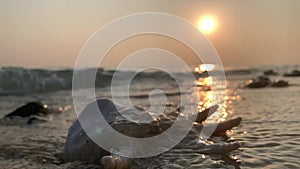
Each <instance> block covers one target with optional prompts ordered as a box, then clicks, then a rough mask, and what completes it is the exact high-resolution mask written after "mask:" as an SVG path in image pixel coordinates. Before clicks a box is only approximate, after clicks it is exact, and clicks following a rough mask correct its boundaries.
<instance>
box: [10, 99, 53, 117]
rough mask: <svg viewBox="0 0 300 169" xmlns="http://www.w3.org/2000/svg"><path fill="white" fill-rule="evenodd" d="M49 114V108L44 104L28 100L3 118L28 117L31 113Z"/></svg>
mask: <svg viewBox="0 0 300 169" xmlns="http://www.w3.org/2000/svg"><path fill="white" fill-rule="evenodd" d="M46 114H49V109H48V106H47V105H46V104H43V103H41V102H30V103H27V104H25V105H24V106H21V107H20V108H17V109H16V110H14V111H13V112H11V113H9V114H7V115H6V116H5V118H12V117H16V116H18V117H29V116H33V115H46Z"/></svg>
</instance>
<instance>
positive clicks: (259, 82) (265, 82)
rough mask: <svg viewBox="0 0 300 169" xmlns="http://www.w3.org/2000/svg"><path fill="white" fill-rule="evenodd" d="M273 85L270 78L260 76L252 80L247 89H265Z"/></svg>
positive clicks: (248, 82) (247, 84) (249, 81)
mask: <svg viewBox="0 0 300 169" xmlns="http://www.w3.org/2000/svg"><path fill="white" fill-rule="evenodd" d="M270 84H271V80H270V79H269V78H268V77H263V76H259V77H258V78H252V79H250V80H248V81H247V83H246V85H245V87H247V88H264V87H267V86H269V85H270Z"/></svg>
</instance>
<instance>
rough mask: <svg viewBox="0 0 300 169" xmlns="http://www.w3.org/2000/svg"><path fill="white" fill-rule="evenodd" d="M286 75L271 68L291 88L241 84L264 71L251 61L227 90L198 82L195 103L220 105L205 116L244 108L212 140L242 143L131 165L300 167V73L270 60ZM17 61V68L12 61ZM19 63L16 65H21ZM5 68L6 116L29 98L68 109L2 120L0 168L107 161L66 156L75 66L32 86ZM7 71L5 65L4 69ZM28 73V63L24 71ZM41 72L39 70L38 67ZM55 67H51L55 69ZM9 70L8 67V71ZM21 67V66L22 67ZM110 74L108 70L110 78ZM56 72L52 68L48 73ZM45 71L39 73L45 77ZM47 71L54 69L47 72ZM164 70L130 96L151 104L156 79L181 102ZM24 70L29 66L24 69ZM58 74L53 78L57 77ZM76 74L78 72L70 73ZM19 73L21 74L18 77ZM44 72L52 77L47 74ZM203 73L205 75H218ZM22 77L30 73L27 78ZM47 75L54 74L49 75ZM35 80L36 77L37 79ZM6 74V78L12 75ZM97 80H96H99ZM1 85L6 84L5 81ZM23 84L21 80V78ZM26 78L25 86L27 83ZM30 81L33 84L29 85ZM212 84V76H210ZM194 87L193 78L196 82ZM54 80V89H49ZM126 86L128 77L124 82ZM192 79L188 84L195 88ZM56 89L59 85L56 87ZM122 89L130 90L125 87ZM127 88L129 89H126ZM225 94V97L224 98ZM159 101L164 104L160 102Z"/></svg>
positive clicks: (101, 91) (105, 90) (233, 75)
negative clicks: (31, 119) (226, 150)
mask: <svg viewBox="0 0 300 169" xmlns="http://www.w3.org/2000/svg"><path fill="white" fill-rule="evenodd" d="M271 68H273V69H274V70H276V71H277V72H280V73H281V74H280V75H277V76H271V77H270V78H271V79H272V80H276V79H284V80H287V81H289V83H291V84H294V85H293V86H290V87H287V88H272V87H268V88H263V89H244V88H241V85H242V84H243V83H244V82H245V81H247V80H248V79H249V78H251V77H257V76H259V75H261V74H262V72H263V70H264V69H262V68H251V69H246V70H243V71H240V70H239V71H238V70H231V71H228V72H227V76H226V78H227V83H226V84H227V87H226V86H225V87H224V86H223V87H221V88H223V89H224V90H225V96H224V95H220V93H219V91H218V90H216V91H210V90H207V88H206V87H204V86H201V85H200V87H197V88H199V90H198V91H199V94H200V96H201V101H200V102H199V103H197V104H198V105H199V107H201V108H207V107H209V106H211V105H214V104H218V105H219V109H218V111H217V112H216V113H215V114H214V115H213V116H212V117H211V118H210V119H209V120H208V121H207V122H214V121H218V120H228V119H230V118H233V117H237V116H240V117H242V118H243V121H242V123H241V125H240V126H238V127H236V128H235V129H234V130H232V131H228V132H227V135H228V137H229V138H228V139H227V140H224V139H223V138H218V137H214V138H212V139H210V140H209V142H213V143H223V142H231V141H239V142H241V143H242V148H241V149H240V150H237V151H234V152H232V153H230V154H228V155H227V156H206V155H202V154H198V153H197V152H196V151H195V150H193V149H188V148H186V149H180V150H178V149H171V150H169V151H168V152H165V153H163V154H161V155H159V156H156V157H151V158H146V159H136V160H135V161H134V163H133V166H132V168H139V169H154V168H163V169H166V168H178V169H194V168H259V169H260V168H265V169H271V168H278V169H279V168H280V169H282V168H299V167H300V162H299V159H300V155H299V152H300V134H299V128H300V125H299V121H300V115H299V111H300V104H299V97H300V86H299V85H300V78H299V77H283V76H282V74H283V73H285V72H288V71H291V70H292V69H293V68H294V67H289V66H282V67H271ZM10 69H13V68H10ZM15 69H17V68H15ZM26 70H27V71H28V72H27V73H28V76H29V75H31V76H29V77H28V78H29V80H28V81H29V82H30V78H32V74H30V73H32V72H31V70H28V69H26ZM5 71H7V70H3V69H1V73H0V75H1V76H0V92H1V95H0V117H1V118H2V117H3V116H5V115H6V114H7V113H9V112H11V111H13V110H15V109H16V108H17V107H20V106H21V105H23V104H25V103H27V102H31V101H41V102H44V103H46V104H48V106H49V107H50V108H54V109H60V108H62V109H63V110H64V111H63V113H58V114H53V115H50V116H47V117H45V119H46V122H43V121H36V122H35V123H33V124H30V125H29V124H27V120H26V119H13V120H7V119H1V120H0V133H1V137H0V168H3V169H13V168H22V169H23V168H30V169H31V168H49V169H50V168H62V169H66V168H86V169H88V168H89V169H90V168H101V166H96V165H91V164H86V163H84V162H71V163H64V162H63V161H62V152H63V147H64V143H65V140H66V137H67V134H68V129H69V127H70V126H71V125H72V124H73V122H74V121H75V120H76V118H77V115H76V113H75V111H74V108H73V100H72V91H71V88H70V84H69V80H70V77H69V76H70V74H68V73H69V72H70V71H60V72H59V73H57V72H56V76H52V75H51V71H50V70H47V71H48V74H46V73H45V72H42V74H37V73H36V75H35V76H34V77H35V78H36V79H37V81H42V80H41V79H38V78H41V77H43V78H44V79H43V81H44V82H45V83H44V86H42V85H41V86H42V87H41V86H39V87H36V86H32V85H34V83H32V84H29V82H27V84H23V88H24V90H23V93H20V92H19V91H22V86H21V85H20V83H19V82H18V81H17V79H20V78H19V77H17V75H18V74H14V73H16V72H18V71H17V70H14V71H15V72H14V71H12V70H9V71H10V72H9V73H11V74H10V75H4V73H5ZM3 72H4V73H3ZM21 72H23V73H24V71H21ZM39 72H41V71H39ZM52 73H53V72H52ZM6 74H8V73H7V72H6ZM19 74H20V73H19ZM107 74H109V72H108V73H106V75H105V78H107V76H108V75H107ZM50 75H51V76H50ZM39 76H41V77H39ZM46 76H48V77H46ZM157 76H162V77H163V75H158V74H151V76H147V77H143V78H140V79H137V81H136V83H135V84H133V85H132V86H131V90H130V91H131V93H130V95H131V96H132V97H131V100H132V103H133V104H134V105H137V106H142V107H144V108H147V107H149V98H148V93H149V92H150V91H151V90H152V89H153V87H157V86H160V89H161V90H164V91H165V93H167V94H168V101H170V102H173V103H178V102H179V100H178V97H179V94H180V93H178V91H177V90H176V89H175V87H174V86H173V84H172V82H171V83H170V82H168V81H167V80H162V78H157ZM9 77H11V78H10V81H9V83H11V84H10V85H7V86H3V84H5V83H4V81H5V80H7V79H5V78H9ZM22 77H26V76H24V74H22ZM50 77H51V78H52V80H51V78H50ZM71 77H72V76H71ZM12 79H15V80H12ZM45 79H46V80H45ZM205 79H206V78H202V79H200V80H199V83H201V84H203V83H204V84H205V83H207V81H211V80H213V81H217V77H216V79H214V77H212V79H209V80H205ZM21 80H23V81H24V82H25V81H26V79H21ZM47 80H48V81H47ZM31 81H33V80H32V79H31ZM6 82H7V81H6ZM96 83H97V82H96ZM1 85H2V86H1ZM18 85H19V86H18ZM24 85H25V86H24ZM26 85H27V86H26ZM210 85H214V84H210ZM194 87H195V86H194ZM47 88H49V90H50V89H51V90H50V91H45V90H46V89H47ZM120 88H121V89H122V85H120ZM188 88H191V86H187V92H186V93H188V94H189V92H188V91H189V90H188ZM55 89H57V90H55ZM109 89H110V88H109V87H108V86H107V85H106V83H104V82H103V83H101V84H99V86H98V87H97V89H96V95H97V96H99V97H110V90H109ZM119 94H120V95H119V96H118V97H119V98H121V99H120V100H122V97H124V98H125V94H126V93H119ZM122 94H124V95H122ZM223 99H224V102H222V100H223ZM156 106H157V107H159V106H162V105H156Z"/></svg>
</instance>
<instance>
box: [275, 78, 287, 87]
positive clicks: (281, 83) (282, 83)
mask: <svg viewBox="0 0 300 169" xmlns="http://www.w3.org/2000/svg"><path fill="white" fill-rule="evenodd" d="M271 86H272V87H288V86H289V83H288V82H287V81H284V80H279V81H275V82H273V83H272V85H271Z"/></svg>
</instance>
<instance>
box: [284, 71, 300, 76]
mask: <svg viewBox="0 0 300 169" xmlns="http://www.w3.org/2000/svg"><path fill="white" fill-rule="evenodd" d="M283 76H286V77H298V76H300V71H299V70H293V71H292V72H291V73H286V74H284V75H283Z"/></svg>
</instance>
